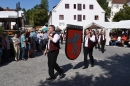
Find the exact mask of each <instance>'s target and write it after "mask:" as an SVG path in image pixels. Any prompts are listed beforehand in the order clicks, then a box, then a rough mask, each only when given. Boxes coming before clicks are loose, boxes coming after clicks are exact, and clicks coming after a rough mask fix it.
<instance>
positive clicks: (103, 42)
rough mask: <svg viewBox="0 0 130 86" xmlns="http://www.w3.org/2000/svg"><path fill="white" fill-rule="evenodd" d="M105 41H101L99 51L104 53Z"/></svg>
mask: <svg viewBox="0 0 130 86" xmlns="http://www.w3.org/2000/svg"><path fill="white" fill-rule="evenodd" d="M104 48H105V41H101V51H102V53H104Z"/></svg>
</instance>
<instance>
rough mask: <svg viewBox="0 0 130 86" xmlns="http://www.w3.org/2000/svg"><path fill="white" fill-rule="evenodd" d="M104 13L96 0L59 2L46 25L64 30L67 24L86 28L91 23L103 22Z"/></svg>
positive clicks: (66, 0) (63, 0) (62, 0)
mask: <svg viewBox="0 0 130 86" xmlns="http://www.w3.org/2000/svg"><path fill="white" fill-rule="evenodd" d="M104 21H105V11H104V10H103V9H102V8H101V7H100V5H99V4H98V2H97V0H61V1H60V2H59V3H58V5H57V6H55V7H54V8H53V10H52V11H51V12H50V15H49V20H48V25H55V26H56V27H57V26H58V27H59V28H60V29H65V28H66V25H67V24H74V25H80V26H84V27H85V26H86V25H87V24H89V23H91V22H104Z"/></svg>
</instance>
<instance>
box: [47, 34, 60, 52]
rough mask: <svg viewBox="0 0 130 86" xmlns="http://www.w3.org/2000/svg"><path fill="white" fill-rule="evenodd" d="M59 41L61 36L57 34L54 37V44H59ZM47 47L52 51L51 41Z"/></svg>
mask: <svg viewBox="0 0 130 86" xmlns="http://www.w3.org/2000/svg"><path fill="white" fill-rule="evenodd" d="M51 36H52V34H51ZM59 39H60V35H59V34H55V35H54V37H53V40H52V42H54V43H57V42H58V41H59ZM47 47H48V50H49V49H50V39H49V40H48V44H47V46H46V48H47Z"/></svg>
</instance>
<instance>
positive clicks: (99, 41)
mask: <svg viewBox="0 0 130 86" xmlns="http://www.w3.org/2000/svg"><path fill="white" fill-rule="evenodd" d="M98 43H99V44H100V45H101V48H100V47H99V48H100V49H101V52H102V53H104V48H105V44H106V37H105V32H104V31H101V34H100V35H99V39H98ZM100 49H99V50H100Z"/></svg>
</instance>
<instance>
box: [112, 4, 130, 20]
mask: <svg viewBox="0 0 130 86" xmlns="http://www.w3.org/2000/svg"><path fill="white" fill-rule="evenodd" d="M121 20H130V6H128V4H124V6H123V9H120V11H119V12H117V13H116V14H115V16H114V18H113V21H115V22H119V21H121Z"/></svg>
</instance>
